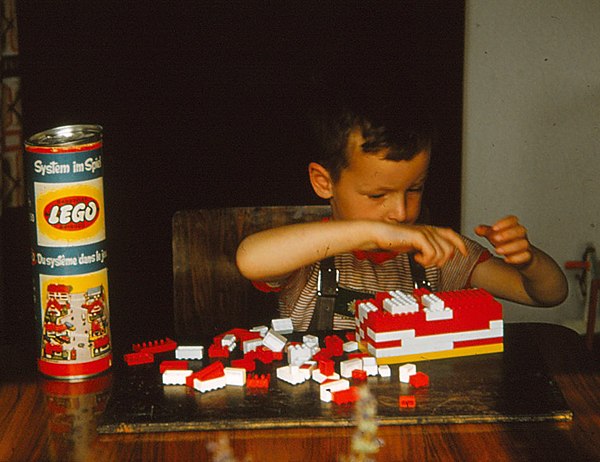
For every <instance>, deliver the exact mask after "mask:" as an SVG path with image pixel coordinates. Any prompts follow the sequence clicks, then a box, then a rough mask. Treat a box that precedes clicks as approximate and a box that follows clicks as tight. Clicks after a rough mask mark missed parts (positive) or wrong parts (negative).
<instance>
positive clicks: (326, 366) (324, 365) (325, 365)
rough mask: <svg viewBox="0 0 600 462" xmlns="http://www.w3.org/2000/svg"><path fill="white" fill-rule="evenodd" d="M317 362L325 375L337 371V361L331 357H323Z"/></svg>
mask: <svg viewBox="0 0 600 462" xmlns="http://www.w3.org/2000/svg"><path fill="white" fill-rule="evenodd" d="M317 364H318V367H319V370H320V371H321V373H322V374H323V375H332V374H333V373H334V372H335V362H333V361H332V360H331V359H322V360H320V361H318V363H317Z"/></svg>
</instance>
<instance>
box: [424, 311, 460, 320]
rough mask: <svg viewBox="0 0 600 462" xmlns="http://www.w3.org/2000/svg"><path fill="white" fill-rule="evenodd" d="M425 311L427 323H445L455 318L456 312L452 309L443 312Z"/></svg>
mask: <svg viewBox="0 0 600 462" xmlns="http://www.w3.org/2000/svg"><path fill="white" fill-rule="evenodd" d="M424 311H425V320H426V321H445V320H447V319H452V318H453V317H454V311H453V310H452V309H451V308H445V309H443V310H437V311H436V310H434V311H431V310H429V309H427V310H424Z"/></svg>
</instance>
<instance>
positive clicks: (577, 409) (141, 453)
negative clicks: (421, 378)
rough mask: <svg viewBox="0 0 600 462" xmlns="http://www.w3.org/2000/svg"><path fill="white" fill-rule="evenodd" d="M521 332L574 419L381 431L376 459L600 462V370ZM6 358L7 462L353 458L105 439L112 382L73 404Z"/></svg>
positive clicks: (13, 352) (567, 336)
mask: <svg viewBox="0 0 600 462" xmlns="http://www.w3.org/2000/svg"><path fill="white" fill-rule="evenodd" d="M519 329H521V330H522V332H523V333H524V334H525V335H528V336H529V337H530V338H531V348H536V349H539V351H540V352H541V354H542V355H543V358H544V360H545V362H546V364H547V366H548V368H549V371H550V374H551V377H552V379H553V380H554V381H555V382H556V383H557V384H558V385H559V387H560V389H561V391H562V393H563V395H564V397H565V399H566V401H567V404H568V406H569V407H570V409H571V410H572V411H573V420H572V421H563V422H530V423H514V422H510V423H497V424H492V423H477V424H472V423H466V424H428V425H400V426H381V427H380V428H379V432H378V436H379V438H380V439H381V441H382V443H383V444H382V447H381V449H380V451H379V453H378V454H377V456H376V460H382V461H384V460H385V461H404V460H406V461H410V460H419V461H423V460H427V461H431V460H443V461H448V460H459V461H470V460H473V461H475V460H477V461H484V460H494V461H498V460H515V461H524V460H532V461H539V460H569V461H571V460H600V364H598V362H597V361H595V360H594V358H593V357H592V356H591V355H590V353H589V352H588V351H587V350H586V349H585V347H584V345H583V341H582V339H581V337H580V336H579V335H577V334H576V333H575V332H573V331H571V330H569V329H567V328H564V327H561V326H555V325H549V324H524V325H519ZM0 352H1V359H0V366H1V370H2V380H1V383H0V461H17V462H18V461H37V460H52V461H53V460H56V461H61V462H63V461H69V460H95V461H154V460H156V461H166V460H168V461H179V460H211V455H210V452H209V451H208V449H207V447H209V446H210V445H211V443H212V444H214V443H215V442H217V441H219V440H221V441H224V440H223V438H226V439H227V441H228V442H229V444H230V446H231V448H232V450H233V452H234V454H235V456H236V458H237V460H244V457H246V456H248V457H251V458H252V460H254V461H263V460H264V461H270V460H277V461H280V460H281V461H285V460H291V461H312V460H318V461H335V460H338V458H339V456H340V455H343V454H348V452H349V448H350V439H351V436H352V434H353V432H354V429H353V428H351V427H339V428H335V427H326V428H310V427H308V428H291V429H258V430H243V429H239V430H226V431H196V432H161V433H132V434H108V435H107V434H102V435H98V434H97V432H96V425H97V422H98V421H99V418H100V417H101V413H102V411H103V409H104V408H105V406H106V402H107V399H108V393H107V392H105V391H103V390H107V389H109V385H110V380H111V376H110V375H108V376H105V377H103V378H99V379H98V380H97V381H96V384H95V385H94V386H92V387H91V388H90V389H88V390H85V389H84V390H80V392H81V394H80V396H79V397H78V398H76V399H73V397H72V394H71V396H70V397H69V396H68V395H69V394H68V393H66V394H65V392H64V389H61V386H60V384H59V385H56V384H52V382H49V381H46V380H42V379H41V378H40V377H39V376H38V375H37V374H36V371H35V367H34V366H33V362H32V361H30V360H28V359H27V358H30V357H31V355H30V352H27V351H25V350H24V349H23V348H22V347H15V346H12V347H11V346H4V347H1V349H0ZM66 408H69V409H71V411H69V412H65V409H66Z"/></svg>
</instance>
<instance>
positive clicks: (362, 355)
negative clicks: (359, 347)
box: [348, 353, 371, 359]
mask: <svg viewBox="0 0 600 462" xmlns="http://www.w3.org/2000/svg"><path fill="white" fill-rule="evenodd" d="M367 356H371V355H370V354H369V353H350V354H348V359H354V358H365V357H367Z"/></svg>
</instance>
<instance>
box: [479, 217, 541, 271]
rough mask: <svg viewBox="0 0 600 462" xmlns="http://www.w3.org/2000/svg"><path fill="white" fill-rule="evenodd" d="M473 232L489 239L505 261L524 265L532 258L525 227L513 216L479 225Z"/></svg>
mask: <svg viewBox="0 0 600 462" xmlns="http://www.w3.org/2000/svg"><path fill="white" fill-rule="evenodd" d="M475 234H477V235H478V236H481V237H485V238H486V239H487V240H488V241H490V243H491V244H492V245H493V246H494V250H495V251H496V253H497V254H498V255H500V256H502V257H503V258H504V261H506V262H507V263H510V264H512V265H518V266H526V265H528V264H529V263H531V260H532V259H533V253H532V250H531V244H530V242H529V240H528V239H527V229H525V227H524V226H523V225H521V224H520V223H519V219H518V218H517V217H515V216H512V215H511V216H508V217H505V218H503V219H501V220H499V221H497V222H496V223H495V224H493V225H492V226H489V225H479V226H477V227H476V228H475Z"/></svg>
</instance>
